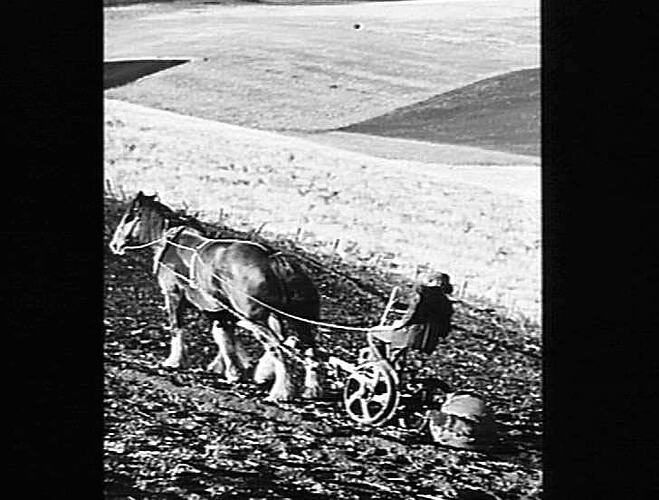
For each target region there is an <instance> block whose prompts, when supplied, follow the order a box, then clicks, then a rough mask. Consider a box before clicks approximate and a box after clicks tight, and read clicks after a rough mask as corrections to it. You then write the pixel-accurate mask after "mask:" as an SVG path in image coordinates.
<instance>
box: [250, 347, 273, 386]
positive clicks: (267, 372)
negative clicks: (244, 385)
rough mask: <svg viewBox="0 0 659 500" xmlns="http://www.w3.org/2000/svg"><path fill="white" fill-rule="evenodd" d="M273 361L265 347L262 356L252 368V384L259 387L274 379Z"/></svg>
mask: <svg viewBox="0 0 659 500" xmlns="http://www.w3.org/2000/svg"><path fill="white" fill-rule="evenodd" d="M274 363H275V360H274V358H273V355H272V352H270V349H269V348H267V347H266V349H265V352H264V353H263V356H261V358H260V359H259V362H258V363H257V364H256V368H254V382H255V383H257V384H259V385H261V384H265V383H267V382H270V381H271V380H272V379H274V378H275V364H274Z"/></svg>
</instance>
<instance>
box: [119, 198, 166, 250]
mask: <svg viewBox="0 0 659 500" xmlns="http://www.w3.org/2000/svg"><path fill="white" fill-rule="evenodd" d="M157 198H158V195H157V194H155V195H152V196H147V195H145V194H144V193H143V192H142V191H140V192H139V193H137V196H135V198H134V199H133V200H132V201H131V203H130V205H129V206H128V208H127V209H126V211H125V212H124V215H123V216H122V217H121V220H120V221H119V225H118V226H117V228H116V229H115V231H114V234H113V235H112V240H111V241H110V250H112V252H113V253H115V254H118V255H122V254H123V253H124V252H125V249H126V247H129V246H132V245H143V244H148V243H150V242H152V241H156V240H158V239H159V238H161V237H162V235H163V233H164V232H165V230H166V229H167V220H168V215H169V214H170V213H171V210H170V209H169V208H167V207H166V206H165V205H163V204H162V203H160V202H158V201H157Z"/></svg>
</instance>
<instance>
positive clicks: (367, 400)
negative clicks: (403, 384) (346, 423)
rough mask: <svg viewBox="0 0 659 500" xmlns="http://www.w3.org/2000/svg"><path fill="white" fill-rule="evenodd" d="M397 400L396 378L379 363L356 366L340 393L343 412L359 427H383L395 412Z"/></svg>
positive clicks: (385, 363) (388, 368) (382, 362)
mask: <svg viewBox="0 0 659 500" xmlns="http://www.w3.org/2000/svg"><path fill="white" fill-rule="evenodd" d="M399 399H400V394H399V392H398V384H397V377H396V374H395V372H394V371H393V370H392V368H391V367H390V366H389V364H388V363H387V362H386V361H383V360H380V361H368V362H366V363H363V364H361V365H359V366H357V368H356V369H355V371H354V372H352V373H351V374H350V375H349V376H348V378H347V379H346V383H345V386H344V389H343V401H344V403H345V406H346V411H347V412H348V415H350V418H352V419H353V420H354V421H355V422H358V423H360V424H366V425H380V424H384V423H385V422H387V421H388V420H389V419H391V417H392V416H393V415H394V413H395V412H396V408H397V407H398V401H399Z"/></svg>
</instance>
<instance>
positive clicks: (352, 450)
mask: <svg viewBox="0 0 659 500" xmlns="http://www.w3.org/2000/svg"><path fill="white" fill-rule="evenodd" d="M121 209H122V207H121V203H119V202H117V201H115V200H110V199H108V200H106V231H105V248H106V252H105V261H104V278H105V312H104V323H105V344H104V345H105V347H104V362H105V402H104V415H105V446H104V450H105V455H104V470H105V495H106V497H107V498H136V499H137V498H159V499H160V498H185V499H193V498H268V499H270V498H309V499H330V498H336V499H348V498H373V499H385V498H392V499H393V498H465V499H466V498H501V499H511V500H512V499H519V498H539V497H540V495H541V491H542V476H541V474H542V472H541V469H542V450H541V439H542V400H541V356H540V350H541V333H540V331H539V330H538V329H537V327H533V326H531V325H526V324H520V323H516V322H513V321H511V320H508V319H506V318H503V317H500V316H498V315H496V314H495V312H494V311H493V310H489V309H485V308H483V307H479V306H478V305H470V304H466V303H463V302H456V304H455V307H456V314H455V316H454V321H453V323H454V330H453V332H452V333H451V335H450V336H449V338H448V339H446V341H445V342H444V343H443V344H440V347H439V349H438V351H437V352H436V354H434V355H433V356H432V357H431V359H430V360H429V361H428V363H426V365H425V368H424V370H425V371H427V372H428V374H429V375H433V376H438V377H440V378H442V379H443V380H445V381H446V382H448V383H449V384H450V385H452V386H453V387H455V388H459V389H472V390H475V391H478V392H479V393H480V394H482V395H483V396H484V398H485V399H486V401H487V402H488V404H489V405H490V406H491V408H492V409H493V411H494V413H495V416H496V419H497V422H498V423H499V429H500V434H501V444H500V445H499V446H498V447H497V448H496V449H494V450H492V451H491V452H489V453H479V452H471V451H464V450H455V449H451V448H446V447H440V446H437V445H435V444H433V443H431V442H430V440H429V438H428V437H427V436H425V435H419V434H415V433H412V432H410V431H404V430H403V429H401V428H399V427H397V426H395V425H393V424H392V425H390V426H387V427H381V428H368V427H361V426H359V425H356V424H354V423H353V422H352V421H350V419H349V418H348V417H347V415H346V413H345V411H344V409H343V407H342V403H341V401H340V397H339V394H340V392H339V391H340V389H341V387H342V377H343V376H340V375H338V374H330V379H329V382H330V387H329V391H328V396H327V397H326V398H325V399H324V400H322V401H313V402H309V401H300V402H296V403H292V404H281V405H273V404H266V403H265V402H264V400H263V398H264V393H263V392H261V391H260V389H258V388H257V387H255V386H254V385H252V384H249V383H242V384H236V385H228V384H226V383H224V382H223V381H222V380H221V379H219V378H218V377H217V376H215V375H212V374H209V373H207V372H206V371H205V370H204V367H205V366H206V364H207V363H208V362H209V361H210V360H211V359H212V358H213V356H214V355H215V352H216V351H215V347H214V344H213V342H212V339H211V338H210V334H209V327H210V324H209V322H208V320H207V319H206V318H204V317H203V315H200V314H198V313H197V312H196V311H194V310H190V311H188V312H187V313H186V322H185V325H186V331H187V333H188V338H189V342H188V344H189V354H190V357H191V362H192V363H191V367H190V368H187V369H179V370H171V369H163V368H160V367H159V362H160V361H162V360H163V359H164V358H165V357H166V356H167V354H168V350H169V345H168V344H169V343H168V340H169V339H168V334H167V331H166V330H165V329H164V326H165V324H166V322H165V315H164V312H163V310H162V309H161V306H162V305H163V300H162V297H161V296H160V293H159V291H158V288H157V285H156V283H155V279H154V278H153V276H152V273H151V266H152V254H151V253H150V251H149V250H148V249H146V250H137V251H132V252H128V253H127V254H126V255H124V256H116V255H113V254H112V253H111V252H110V251H109V250H107V243H108V242H109V239H110V236H111V231H112V230H113V229H114V227H115V225H116V223H117V221H118V217H119V213H120V210H121ZM207 229H208V233H209V236H211V237H245V236H246V235H244V234H241V233H238V232H236V231H232V230H230V229H229V228H224V227H219V226H213V227H211V226H207ZM269 243H270V244H271V245H273V246H276V247H277V248H279V249H281V250H282V251H283V252H285V253H286V254H288V255H290V256H291V258H293V259H297V260H298V261H299V262H300V263H301V264H302V265H303V266H304V267H305V269H307V271H308V272H309V273H310V275H311V276H312V277H313V279H314V281H315V283H316V285H317V286H318V288H319V290H320V292H321V294H322V319H323V320H324V321H327V322H332V323H336V324H342V325H354V326H370V325H373V324H375V323H376V322H377V321H378V319H379V316H380V314H381V312H382V310H383V308H384V304H385V302H386V299H387V297H388V295H389V292H390V290H391V288H392V287H393V286H395V285H401V286H402V287H405V286H406V285H407V284H406V283H402V282H398V281H396V278H393V277H391V276H387V275H385V274H384V273H382V272H381V271H379V270H378V269H377V268H373V267H358V266H356V265H350V266H349V265H347V264H345V263H342V262H341V261H338V260H337V259H334V260H330V258H329V257H321V256H315V255H312V254H309V253H305V252H303V251H302V250H301V249H299V248H297V247H296V246H295V244H294V243H293V242H291V241H277V242H269ZM398 279H399V278H398ZM405 290H407V289H405ZM239 337H240V338H241V340H243V341H244V343H245V345H246V347H247V349H248V352H249V353H250V354H251V355H252V356H253V358H254V359H256V358H257V356H259V355H260V348H259V346H258V345H257V344H256V342H254V341H253V340H252V339H251V338H250V337H249V335H248V334H247V333H246V332H243V331H239ZM320 339H321V345H322V346H323V347H324V348H325V349H326V350H328V351H331V352H333V353H334V354H336V355H338V356H340V357H342V358H344V359H346V360H348V361H355V357H356V354H357V350H358V349H359V348H360V347H363V346H364V345H365V341H364V338H363V334H354V333H348V332H342V331H333V332H328V331H321V332H320Z"/></svg>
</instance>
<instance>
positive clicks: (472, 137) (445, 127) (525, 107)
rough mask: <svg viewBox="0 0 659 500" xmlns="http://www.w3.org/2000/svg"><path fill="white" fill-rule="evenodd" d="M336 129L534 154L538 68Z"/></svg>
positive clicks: (537, 125)
mask: <svg viewBox="0 0 659 500" xmlns="http://www.w3.org/2000/svg"><path fill="white" fill-rule="evenodd" d="M339 130H342V131H345V132H358V133H361V134H373V135H381V136H385V137H398V138H403V139H416V140H420V141H428V142H438V143H447V144H463V145H469V146H478V147H481V148H485V149H493V150H500V151H507V152H510V153H517V154H526V155H540V69H539V68H532V69H524V70H520V71H512V72H509V73H505V74H503V75H498V76H495V77H492V78H486V79H484V80H480V81H477V82H475V83H472V84H470V85H466V86H464V87H460V88H457V89H455V90H451V91H450V92H445V93H443V94H439V95H437V96H434V97H431V98H430V99H426V100H424V101H420V102H417V103H414V104H411V105H409V106H405V107H402V108H398V109H395V110H393V111H391V112H389V113H386V114H384V115H381V116H377V117H375V118H371V119H369V120H366V121H363V122H360V123H355V124H353V125H349V126H347V127H342V128H340V129H339Z"/></svg>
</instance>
